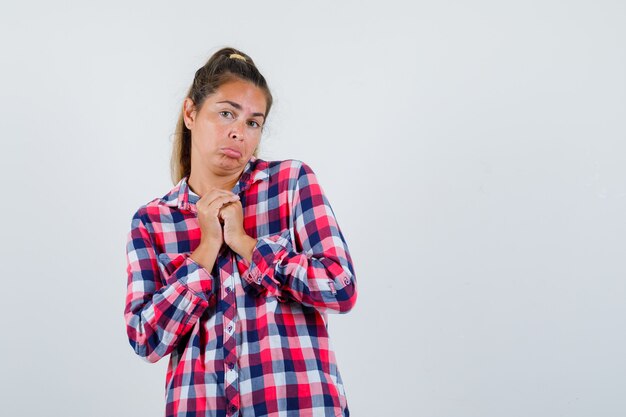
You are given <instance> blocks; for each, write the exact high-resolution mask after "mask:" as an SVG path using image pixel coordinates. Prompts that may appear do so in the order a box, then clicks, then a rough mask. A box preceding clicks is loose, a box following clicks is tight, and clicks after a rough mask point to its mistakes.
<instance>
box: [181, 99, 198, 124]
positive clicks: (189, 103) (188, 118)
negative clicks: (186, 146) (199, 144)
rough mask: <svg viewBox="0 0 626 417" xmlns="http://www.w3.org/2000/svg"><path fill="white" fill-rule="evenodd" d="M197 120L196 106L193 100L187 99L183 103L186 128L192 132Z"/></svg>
mask: <svg viewBox="0 0 626 417" xmlns="http://www.w3.org/2000/svg"><path fill="white" fill-rule="evenodd" d="M195 118H196V106H195V105H194V104H193V100H191V99H190V98H189V97H187V98H186V99H185V101H184V102H183V119H184V121H185V126H187V129H189V130H191V129H192V128H193V124H194V120H195Z"/></svg>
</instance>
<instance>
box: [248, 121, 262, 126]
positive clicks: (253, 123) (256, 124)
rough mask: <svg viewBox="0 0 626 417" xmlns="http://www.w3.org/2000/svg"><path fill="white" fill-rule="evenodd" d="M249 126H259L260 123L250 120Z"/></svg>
mask: <svg viewBox="0 0 626 417" xmlns="http://www.w3.org/2000/svg"><path fill="white" fill-rule="evenodd" d="M250 126H253V127H259V126H261V125H260V124H258V123H257V122H256V121H254V120H251V121H250Z"/></svg>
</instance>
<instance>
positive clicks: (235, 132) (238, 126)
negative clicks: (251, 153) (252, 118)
mask: <svg viewBox="0 0 626 417" xmlns="http://www.w3.org/2000/svg"><path fill="white" fill-rule="evenodd" d="M230 137H231V138H232V139H235V140H243V126H242V123H234V124H233V129H232V130H231V131H230Z"/></svg>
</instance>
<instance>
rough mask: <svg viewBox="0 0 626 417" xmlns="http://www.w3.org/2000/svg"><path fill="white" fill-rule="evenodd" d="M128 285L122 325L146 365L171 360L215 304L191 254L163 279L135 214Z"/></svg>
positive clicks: (206, 274)
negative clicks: (182, 342) (164, 359)
mask: <svg viewBox="0 0 626 417" xmlns="http://www.w3.org/2000/svg"><path fill="white" fill-rule="evenodd" d="M126 258H127V265H128V266H127V274H128V285H127V292H126V306H125V309H124V319H125V321H126V330H127V333H128V339H129V342H130V345H131V346H132V347H133V349H134V350H135V353H137V354H138V355H139V356H140V357H142V358H143V359H144V360H146V361H147V362H151V363H154V362H157V361H158V360H159V359H161V358H162V357H164V356H166V355H168V354H170V353H171V352H172V350H173V349H174V348H175V346H176V345H177V343H178V341H179V340H180V338H181V336H183V335H184V334H186V333H187V332H188V331H189V330H190V329H191V328H192V327H193V326H194V324H195V323H196V321H197V320H198V319H199V318H200V316H201V314H202V312H203V311H204V310H205V309H206V308H207V307H208V306H209V305H210V304H211V303H212V302H213V300H214V296H213V295H212V283H213V278H212V276H211V274H210V273H209V272H208V271H207V270H206V269H204V268H203V267H202V266H201V265H200V264H198V263H197V262H195V261H194V260H193V259H192V258H191V257H189V254H180V256H179V257H177V258H176V259H175V261H176V262H174V261H173V262H171V263H170V270H169V271H168V272H170V273H169V274H162V273H161V271H160V269H159V264H158V262H159V261H158V257H157V254H156V252H155V250H154V247H153V245H152V240H151V238H150V234H149V232H148V230H147V229H146V226H145V224H144V222H143V221H142V220H141V217H140V215H139V214H138V213H136V214H135V215H134V216H133V219H132V223H131V231H130V232H129V233H128V239H127V245H126Z"/></svg>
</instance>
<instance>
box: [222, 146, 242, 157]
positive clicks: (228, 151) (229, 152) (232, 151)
mask: <svg viewBox="0 0 626 417" xmlns="http://www.w3.org/2000/svg"><path fill="white" fill-rule="evenodd" d="M222 152H224V155H226V156H228V157H230V158H237V159H239V158H241V152H239V151H236V150H235V149H232V148H222Z"/></svg>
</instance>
